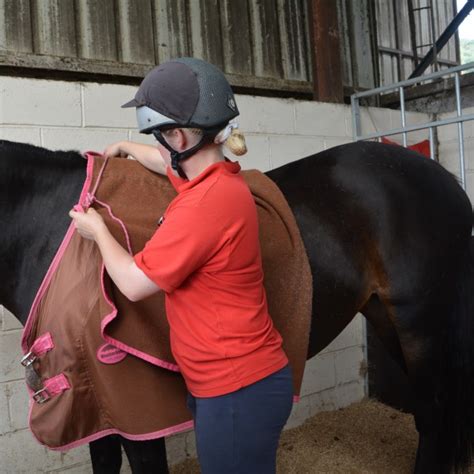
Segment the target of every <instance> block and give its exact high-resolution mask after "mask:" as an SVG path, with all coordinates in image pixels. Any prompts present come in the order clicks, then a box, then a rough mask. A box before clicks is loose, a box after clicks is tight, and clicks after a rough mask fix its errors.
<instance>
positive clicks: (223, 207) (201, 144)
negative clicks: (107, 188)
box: [71, 58, 292, 474]
mask: <svg viewBox="0 0 474 474" xmlns="http://www.w3.org/2000/svg"><path fill="white" fill-rule="evenodd" d="M125 106H130V107H132V106H133V107H136V111H137V120H138V125H139V129H140V131H141V132H142V133H152V134H153V135H154V136H155V137H156V139H157V141H158V149H155V148H151V147H148V146H146V145H139V144H133V143H130V142H120V143H118V144H115V145H112V146H110V147H109V148H108V149H107V150H106V152H105V154H106V155H108V156H126V155H128V154H130V155H132V156H134V157H135V158H136V159H137V160H138V161H140V162H141V163H142V164H143V165H144V166H146V167H148V168H149V169H151V170H153V171H155V172H159V173H162V174H167V175H168V177H169V179H170V181H171V183H172V184H173V186H174V187H175V189H176V191H177V192H178V195H177V197H176V198H175V199H174V200H173V201H172V202H171V204H170V205H169V207H168V209H167V210H166V212H165V214H164V216H163V219H162V223H161V225H160V227H159V228H158V230H157V231H156V233H155V235H154V236H153V237H152V238H151V239H150V241H149V242H148V243H147V244H146V246H145V248H144V249H143V250H142V251H141V252H139V253H138V254H137V255H135V257H133V258H132V257H131V256H130V255H129V254H128V253H127V252H126V251H125V249H123V248H122V247H121V246H120V244H118V243H117V242H116V241H115V240H114V238H113V237H112V235H111V234H110V232H109V231H108V229H107V227H106V226H105V224H104V222H103V221H102V219H101V218H100V216H99V215H98V214H97V213H96V212H95V211H94V210H93V209H90V210H89V211H88V212H87V213H86V214H81V213H76V212H73V211H71V217H73V218H74V220H75V223H76V227H77V230H78V232H79V233H80V234H81V235H82V236H83V237H85V238H89V239H93V240H95V242H96V243H97V245H98V247H99V249H100V251H101V253H102V257H103V259H104V263H105V266H106V268H107V271H108V273H109V275H110V276H111V278H112V279H113V280H114V282H115V284H116V285H117V287H118V288H119V289H120V291H122V293H123V294H124V295H125V296H127V297H128V298H129V299H130V300H132V301H137V300H140V299H142V298H145V297H147V296H149V295H151V294H152V293H154V292H157V291H164V292H165V294H166V298H165V300H166V312H167V318H168V321H169V324H170V337H171V347H172V350H173V355H174V357H175V359H176V361H177V363H178V365H179V367H180V369H181V372H182V374H183V377H184V379H185V381H186V385H187V387H188V390H189V392H190V394H189V397H188V406H189V408H190V410H191V411H192V413H193V417H194V420H195V433H196V444H197V451H198V457H199V462H200V465H201V469H202V472H203V474H223V473H226V474H227V473H229V474H232V473H241V474H244V473H245V474H251V473H255V474H267V473H268V474H271V473H274V472H275V459H276V450H277V446H278V440H279V437H280V434H281V431H282V429H283V426H284V424H285V423H286V421H287V419H288V416H289V414H290V411H291V406H292V379H291V371H290V368H289V366H288V359H287V357H286V355H285V353H284V351H283V349H282V339H281V336H280V334H279V333H278V332H277V330H276V329H275V328H274V326H273V323H272V320H271V318H270V315H269V313H268V306H267V301H266V296H265V290H264V287H263V271H262V263H261V255H260V246H259V241H258V220H257V211H256V206H255V202H254V200H253V197H252V195H251V193H250V190H249V189H248V187H247V185H246V183H245V181H244V180H243V178H242V177H241V176H240V174H239V171H240V166H239V164H238V163H233V162H231V161H228V160H226V159H225V158H224V155H223V152H222V144H223V143H224V142H226V145H227V146H229V147H230V149H231V151H234V153H237V154H241V152H245V151H244V149H245V142H244V141H243V137H242V136H241V135H239V134H238V133H236V131H235V130H233V129H234V127H235V125H234V123H233V119H234V118H235V117H236V116H237V115H238V114H239V112H238V109H237V106H236V104H235V100H234V95H233V93H232V90H231V88H230V86H229V84H228V82H227V80H226V79H225V76H224V75H223V74H222V72H221V71H220V70H219V69H217V68H216V67H214V66H212V65H211V64H209V63H206V62H204V61H201V60H198V59H193V58H180V59H176V60H173V61H169V62H166V63H164V64H162V65H160V66H158V67H156V68H155V69H153V70H152V71H151V72H150V73H149V74H148V75H147V76H146V77H145V79H144V80H143V82H142V84H141V85H140V88H139V89H138V92H137V94H136V96H135V99H133V100H132V101H130V102H129V103H127V104H125Z"/></svg>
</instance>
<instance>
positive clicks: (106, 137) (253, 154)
mask: <svg viewBox="0 0 474 474" xmlns="http://www.w3.org/2000/svg"><path fill="white" fill-rule="evenodd" d="M134 91H135V88H134V87H130V86H120V85H100V84H90V83H89V84H80V83H71V82H53V81H46V80H35V79H18V78H13V77H0V138H3V139H8V140H14V141H21V142H30V143H33V144H35V145H40V146H44V147H46V148H50V149H77V150H81V151H85V150H91V149H92V150H98V151H101V150H103V149H104V147H105V146H106V145H108V144H110V143H112V142H114V141H117V140H123V139H131V140H136V141H141V142H145V143H146V142H149V138H148V137H145V136H142V135H139V134H138V133H136V132H135V116H134V112H133V111H131V110H129V109H121V108H120V107H119V106H120V104H122V103H123V102H125V101H126V100H128V99H129V98H130V97H132V96H133V95H134ZM237 101H238V104H239V108H240V110H241V118H240V124H241V129H242V130H243V131H244V132H245V133H246V137H247V142H248V147H249V153H248V154H247V155H246V156H244V157H242V158H241V164H242V166H243V167H244V168H258V169H260V170H262V171H266V170H269V169H272V168H275V167H278V166H281V165H283V164H285V163H288V162H290V161H293V160H297V159H299V158H302V157H304V156H307V155H310V154H313V153H316V152H318V151H321V150H323V149H325V148H329V147H332V146H335V145H338V144H341V143H346V142H349V141H351V140H352V138H351V137H352V131H351V115H350V108H349V107H348V106H345V105H329V104H321V103H315V102H308V101H294V100H291V99H272V98H263V97H252V96H238V97H237ZM374 117H375V120H374ZM394 120H395V115H394V112H393V111H389V110H383V109H370V111H368V110H363V126H364V129H365V130H367V131H370V130H373V129H374V128H375V125H374V124H375V123H376V124H377V128H379V127H383V128H391V126H392V123H393V122H394ZM149 143H151V142H149ZM20 333H21V328H20V326H19V325H18V323H17V322H16V320H15V319H14V318H13V317H12V316H11V315H10V314H9V313H8V312H7V311H5V310H3V309H0V460H1V461H0V473H10V472H11V473H22V472H25V473H31V472H48V473H49V472H55V473H56V472H68V473H71V474H72V473H74V474H76V473H82V472H90V465H89V462H88V452H87V448H82V449H78V450H73V451H71V452H69V453H67V454H59V453H55V452H51V451H47V450H46V449H44V448H42V447H40V446H39V445H38V444H37V443H36V442H35V441H34V440H33V439H32V436H31V434H30V433H29V431H28V429H27V421H26V418H27V397H26V390H25V389H24V387H23V382H22V380H21V379H22V370H21V368H20V366H19V363H18V360H19V358H20V350H19V348H20ZM364 340H365V336H364V325H363V321H362V318H361V317H360V316H358V317H356V318H355V320H354V321H353V322H352V323H351V324H350V325H349V326H348V327H347V328H346V330H345V331H344V332H343V333H342V334H341V335H340V336H339V337H338V338H337V339H336V340H335V341H334V342H333V343H332V344H331V345H330V346H329V347H328V348H326V349H325V350H324V351H323V352H322V353H321V354H320V355H318V356H317V357H315V358H314V359H313V360H311V361H310V362H309V363H308V364H307V368H306V372H305V378H304V384H303V393H302V395H303V396H302V399H301V401H300V403H298V404H296V405H295V406H294V409H293V413H292V415H291V418H290V420H289V423H288V426H289V427H294V426H297V425H299V424H301V423H302V422H304V420H305V419H306V418H307V417H309V416H311V415H313V414H314V413H316V412H317V411H320V410H329V409H336V408H340V407H343V406H346V405H348V404H350V403H352V402H354V401H357V400H360V399H361V398H362V397H363V396H364V394H365V383H364V376H363V367H364V365H365V361H364V357H365V356H364V344H365V343H364ZM167 445H168V451H169V458H170V462H178V461H180V460H182V459H184V458H186V457H187V456H194V455H195V445H194V439H193V435H192V433H190V434H185V435H178V436H175V437H173V438H170V439H168V440H167ZM25 453H28V455H27V456H26V455H25ZM126 470H127V469H126V468H124V472H125V471H126Z"/></svg>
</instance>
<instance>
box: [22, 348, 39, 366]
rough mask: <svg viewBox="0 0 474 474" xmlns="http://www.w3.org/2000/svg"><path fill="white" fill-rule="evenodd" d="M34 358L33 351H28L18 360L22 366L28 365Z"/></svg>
mask: <svg viewBox="0 0 474 474" xmlns="http://www.w3.org/2000/svg"><path fill="white" fill-rule="evenodd" d="M36 359H37V357H36V354H35V353H34V352H33V351H30V352H28V354H26V355H24V356H23V357H22V358H21V360H20V362H21V365H22V366H23V367H29V366H30V365H32V364H33V362H34V361H35V360H36Z"/></svg>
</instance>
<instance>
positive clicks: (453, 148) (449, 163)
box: [438, 107, 474, 202]
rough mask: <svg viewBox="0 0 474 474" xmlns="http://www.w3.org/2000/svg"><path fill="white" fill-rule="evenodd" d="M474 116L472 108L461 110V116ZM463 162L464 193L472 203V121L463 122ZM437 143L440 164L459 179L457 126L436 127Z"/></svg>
mask: <svg viewBox="0 0 474 474" xmlns="http://www.w3.org/2000/svg"><path fill="white" fill-rule="evenodd" d="M470 114H474V107H470V108H467V109H464V110H463V115H470ZM455 116H456V113H454V112H450V113H446V114H440V115H439V116H438V118H439V120H443V119H447V118H451V117H455ZM463 132H464V160H465V164H466V167H465V173H466V191H467V193H468V195H469V197H470V199H471V202H474V120H470V121H469V122H464V124H463ZM438 141H439V159H440V163H441V164H442V165H443V166H444V167H445V168H447V169H448V170H449V171H451V173H454V174H455V175H456V176H458V177H460V176H461V173H460V169H461V166H460V160H459V141H458V125H457V124H453V125H445V126H443V127H438Z"/></svg>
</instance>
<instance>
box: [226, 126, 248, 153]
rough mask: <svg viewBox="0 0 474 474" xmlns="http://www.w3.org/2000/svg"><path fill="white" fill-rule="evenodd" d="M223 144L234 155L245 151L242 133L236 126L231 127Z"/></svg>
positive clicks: (245, 145)
mask: <svg viewBox="0 0 474 474" xmlns="http://www.w3.org/2000/svg"><path fill="white" fill-rule="evenodd" d="M224 145H225V146H226V147H227V148H228V149H229V150H230V151H231V152H232V153H233V154H234V155H236V156H242V155H245V153H247V144H246V143H245V137H244V134H243V133H242V132H241V131H240V130H239V129H238V128H234V129H232V132H231V134H230V136H229V138H228V139H227V140H226V141H225V142H224Z"/></svg>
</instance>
